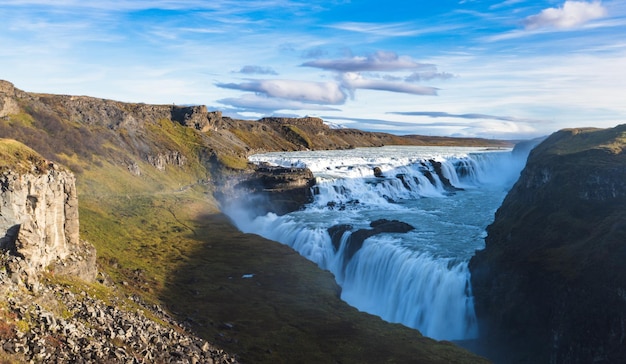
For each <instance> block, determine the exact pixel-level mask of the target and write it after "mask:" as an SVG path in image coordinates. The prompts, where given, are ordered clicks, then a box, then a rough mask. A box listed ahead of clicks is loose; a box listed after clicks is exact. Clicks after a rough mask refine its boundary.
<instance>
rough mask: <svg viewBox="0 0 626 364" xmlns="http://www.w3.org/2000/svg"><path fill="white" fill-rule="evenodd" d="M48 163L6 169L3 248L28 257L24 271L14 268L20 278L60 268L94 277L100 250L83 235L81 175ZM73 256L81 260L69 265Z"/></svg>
mask: <svg viewBox="0 0 626 364" xmlns="http://www.w3.org/2000/svg"><path fill="white" fill-rule="evenodd" d="M11 146H13V143H11ZM35 165H38V166H39V167H35ZM42 165H45V164H43V163H37V164H32V169H31V171H29V172H22V171H15V170H12V169H4V170H3V171H2V172H1V173H0V232H4V234H3V236H2V237H1V238H0V250H2V251H9V252H10V253H11V254H13V255H15V256H18V257H20V258H22V259H23V261H24V263H23V264H21V268H20V269H17V268H16V267H14V270H16V271H19V272H20V274H17V272H16V276H17V277H19V275H21V273H24V274H25V275H27V276H30V277H31V278H32V277H34V276H36V275H37V274H38V273H40V272H41V271H43V270H44V269H50V268H52V269H55V267H56V269H57V270H58V271H66V272H68V273H72V274H74V275H77V276H80V277H82V278H84V279H87V280H93V278H94V276H95V273H96V268H95V251H94V250H93V247H91V246H90V245H89V244H87V243H84V242H81V241H80V238H79V232H78V227H79V222H78V196H77V193H76V186H75V177H74V175H73V174H72V173H71V172H68V171H65V170H62V169H60V168H57V167H56V166H55V165H54V164H52V163H49V164H47V165H45V169H40V168H41V166H42ZM70 257H72V259H73V260H74V261H75V264H70V266H71V268H68V269H65V267H66V266H68V264H67V263H66V262H65V260H67V259H68V258H70ZM31 280H32V279H31Z"/></svg>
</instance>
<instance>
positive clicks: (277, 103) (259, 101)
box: [217, 94, 339, 112]
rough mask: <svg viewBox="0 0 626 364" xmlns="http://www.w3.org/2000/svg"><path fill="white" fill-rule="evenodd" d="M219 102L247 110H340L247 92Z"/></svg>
mask: <svg viewBox="0 0 626 364" xmlns="http://www.w3.org/2000/svg"><path fill="white" fill-rule="evenodd" d="M217 102H219V103H221V104H224V105H229V106H232V107H234V108H237V109H242V110H246V111H250V110H256V111H261V112H267V111H276V110H320V111H339V110H338V109H336V108H333V107H328V106H324V105H318V104H311V103H307V102H301V101H295V100H286V99H280V98H270V97H265V96H260V95H255V94H246V95H242V96H241V97H230V98H225V99H221V100H217Z"/></svg>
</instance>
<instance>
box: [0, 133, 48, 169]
mask: <svg viewBox="0 0 626 364" xmlns="http://www.w3.org/2000/svg"><path fill="white" fill-rule="evenodd" d="M48 168H49V167H48V163H47V162H46V160H45V159H44V158H43V157H42V156H41V155H39V153H37V152H35V151H34V150H32V149H31V148H29V147H27V146H26V145H24V144H22V143H20V142H18V141H16V140H12V139H0V171H4V170H7V169H11V170H13V171H14V172H16V173H24V172H30V171H31V170H32V169H36V170H37V171H39V172H45V171H46V170H47V169H48Z"/></svg>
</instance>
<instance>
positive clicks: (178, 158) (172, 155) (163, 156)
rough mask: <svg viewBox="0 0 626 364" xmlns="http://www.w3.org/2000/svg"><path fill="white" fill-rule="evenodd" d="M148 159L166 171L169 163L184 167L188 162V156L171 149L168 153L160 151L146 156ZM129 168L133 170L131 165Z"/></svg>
mask: <svg viewBox="0 0 626 364" xmlns="http://www.w3.org/2000/svg"><path fill="white" fill-rule="evenodd" d="M146 159H147V161H148V163H150V164H151V165H152V166H153V167H154V168H156V169H158V170H159V171H164V170H165V167H166V166H167V165H172V166H178V167H182V166H184V165H185V164H187V157H185V156H184V155H183V154H182V153H180V152H179V151H169V152H166V153H159V154H157V155H148V156H146ZM133 168H134V167H133ZM129 170H131V172H132V169H131V167H129ZM134 174H135V173H134ZM139 174H141V173H139Z"/></svg>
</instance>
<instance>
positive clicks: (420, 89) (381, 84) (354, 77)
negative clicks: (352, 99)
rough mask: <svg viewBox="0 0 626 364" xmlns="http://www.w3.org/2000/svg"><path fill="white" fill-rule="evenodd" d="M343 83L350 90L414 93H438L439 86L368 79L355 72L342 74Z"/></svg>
mask: <svg viewBox="0 0 626 364" xmlns="http://www.w3.org/2000/svg"><path fill="white" fill-rule="evenodd" d="M341 85H342V86H343V87H345V88H347V89H349V90H356V89H364V90H378V91H389V92H400V93H407V94H412V95H431V96H432V95H437V88H435V87H428V86H419V85H415V84H411V83H406V82H395V81H387V80H379V79H368V78H365V77H363V76H362V75H360V74H358V73H354V72H347V73H344V74H342V75H341Z"/></svg>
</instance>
